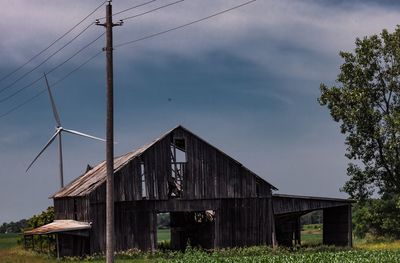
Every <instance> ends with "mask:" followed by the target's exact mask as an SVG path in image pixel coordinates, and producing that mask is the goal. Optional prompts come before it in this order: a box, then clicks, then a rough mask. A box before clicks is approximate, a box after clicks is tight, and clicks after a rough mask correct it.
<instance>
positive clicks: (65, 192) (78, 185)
mask: <svg viewBox="0 0 400 263" xmlns="http://www.w3.org/2000/svg"><path fill="white" fill-rule="evenodd" d="M178 128H180V129H183V130H184V131H186V132H188V133H191V134H193V133H192V132H190V131H189V130H187V129H186V128H184V127H182V126H181V125H178V126H177V127H175V128H173V129H171V130H170V131H168V132H166V133H165V134H163V135H162V136H161V137H159V138H157V139H155V140H154V141H153V142H151V143H149V144H147V145H144V146H143V147H141V148H139V149H137V150H136V151H133V152H129V153H126V154H124V155H122V156H119V157H116V158H114V173H115V172H117V171H119V170H120V169H121V168H123V167H124V166H125V165H126V164H127V163H128V162H130V161H131V160H133V159H134V158H136V157H138V156H140V155H141V154H142V153H143V152H145V151H146V150H147V149H149V148H150V147H151V146H153V145H154V144H156V143H157V142H159V141H161V140H162V139H164V138H165V137H166V136H168V135H169V134H170V133H171V132H172V131H174V130H176V129H178ZM193 135H194V136H196V137H197V138H199V139H200V140H202V141H204V142H205V143H207V144H209V143H208V142H207V141H205V140H203V139H201V138H200V137H198V136H197V135H195V134H193ZM209 145H210V146H212V145H211V144H209ZM212 147H213V148H215V149H216V150H218V151H219V152H221V153H222V154H224V155H226V156H228V155H227V154H226V153H224V152H223V151H221V150H219V149H218V148H216V147H214V146H212ZM234 161H235V162H237V163H238V164H240V165H241V166H243V165H242V164H241V163H239V162H238V161H236V160H234ZM243 167H244V166H243ZM244 168H245V169H247V170H248V171H250V170H249V169H248V168H246V167H244ZM250 172H251V173H252V174H253V175H254V176H256V177H258V178H260V179H261V180H263V181H265V180H264V179H262V178H261V177H259V176H258V175H256V174H255V173H253V172H252V171H250ZM106 179H107V173H106V162H105V161H103V162H101V163H100V164H98V165H97V166H95V167H94V168H93V169H91V170H89V171H87V172H86V173H85V174H83V175H81V176H80V177H78V178H76V179H75V180H74V181H72V182H71V183H69V184H68V185H66V186H65V187H64V188H62V189H61V190H60V191H58V192H57V193H55V194H54V195H52V196H50V198H62V197H78V196H86V195H88V194H89V193H90V192H92V191H93V190H94V189H96V188H97V187H98V186H100V185H101V184H103V183H104V182H105V181H106ZM265 182H266V183H267V184H269V185H270V186H271V187H272V188H273V189H274V190H277V188H276V187H275V186H273V185H272V184H270V183H268V182H267V181H265Z"/></svg>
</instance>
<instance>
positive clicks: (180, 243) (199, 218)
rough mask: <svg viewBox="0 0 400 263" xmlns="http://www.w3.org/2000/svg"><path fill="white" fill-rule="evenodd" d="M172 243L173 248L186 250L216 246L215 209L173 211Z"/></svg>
mask: <svg viewBox="0 0 400 263" xmlns="http://www.w3.org/2000/svg"><path fill="white" fill-rule="evenodd" d="M170 219H171V221H170V226H171V243H170V247H171V249H173V250H181V251H184V250H185V249H186V247H187V246H188V245H189V244H190V246H192V247H201V248H204V249H211V248H214V241H215V212H214V211H213V210H206V211H196V212H171V213H170Z"/></svg>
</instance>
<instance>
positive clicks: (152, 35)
mask: <svg viewBox="0 0 400 263" xmlns="http://www.w3.org/2000/svg"><path fill="white" fill-rule="evenodd" d="M255 1H257V0H251V1H247V2H245V3H242V4H240V5H237V6H234V7H231V8H228V9H225V10H223V11H220V12H218V13H214V14H212V15H209V16H206V17H203V18H200V19H197V20H194V21H192V22H189V23H186V24H183V25H180V26H177V27H174V28H170V29H167V30H164V31H160V32H157V33H154V34H151V35H147V36H144V37H141V38H138V39H135V40H131V41H128V42H123V43H120V44H117V45H115V47H123V46H126V45H130V44H134V43H136V42H140V41H143V40H146V39H149V38H153V37H156V36H160V35H163V34H166V33H169V32H171V31H175V30H178V29H181V28H184V27H187V26H190V25H193V24H196V23H199V22H202V21H204V20H208V19H210V18H213V17H216V16H219V15H222V14H224V13H227V12H230V11H232V10H235V9H238V8H240V7H243V6H245V5H249V4H251V3H253V2H255Z"/></svg>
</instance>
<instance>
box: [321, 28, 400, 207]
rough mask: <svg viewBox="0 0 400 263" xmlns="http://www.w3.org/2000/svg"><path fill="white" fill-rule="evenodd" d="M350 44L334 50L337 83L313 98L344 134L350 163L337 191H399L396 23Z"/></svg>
mask: <svg viewBox="0 0 400 263" xmlns="http://www.w3.org/2000/svg"><path fill="white" fill-rule="evenodd" d="M355 44H356V48H355V50H354V52H341V53H340V56H341V57H342V58H343V59H344V63H343V64H342V66H341V67H340V70H341V71H340V74H339V75H338V79H337V82H338V84H339V85H337V86H336V85H335V86H332V87H328V86H326V85H325V84H321V87H320V89H321V97H320V98H319V102H320V104H321V105H323V106H327V107H328V108H329V110H330V113H331V115H332V117H333V119H334V120H335V121H337V122H339V123H340V128H341V132H342V133H343V134H345V135H346V145H347V151H346V156H347V157H348V158H349V159H350V160H351V163H350V164H349V165H348V168H347V174H348V175H349V176H350V180H349V181H348V182H347V183H346V184H345V186H344V187H343V190H344V191H346V192H347V193H349V194H350V196H351V197H352V198H355V199H358V200H364V199H366V198H368V197H371V196H372V194H373V193H374V191H375V190H378V193H379V194H381V195H385V194H387V195H389V196H390V195H393V194H400V139H399V136H400V97H399V96H400V27H397V28H396V30H395V31H394V32H393V33H389V32H388V31H387V30H383V31H382V33H381V34H380V36H377V35H373V36H371V37H364V38H363V39H358V38H357V40H356V43H355Z"/></svg>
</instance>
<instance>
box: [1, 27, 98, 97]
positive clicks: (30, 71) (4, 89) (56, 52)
mask: <svg viewBox="0 0 400 263" xmlns="http://www.w3.org/2000/svg"><path fill="white" fill-rule="evenodd" d="M92 25H94V23H90V24H89V25H88V26H87V27H85V28H84V29H83V30H82V31H80V32H79V33H78V34H77V35H76V36H75V37H73V38H72V39H71V40H70V41H68V42H67V43H65V44H64V45H63V46H62V47H60V48H59V49H57V50H56V51H55V52H53V53H52V54H51V55H49V56H48V57H47V58H46V59H45V60H43V61H42V62H40V63H39V64H38V65H36V66H35V67H33V68H32V69H30V70H29V71H28V72H25V73H24V74H23V75H21V76H20V77H19V78H17V79H16V80H14V81H13V82H11V83H10V84H8V85H7V86H5V87H4V88H2V89H0V94H1V93H3V92H4V91H6V90H7V89H9V88H11V87H12V86H14V85H15V84H16V83H18V82H19V81H21V80H23V79H24V78H25V77H26V76H28V75H29V74H31V73H32V72H33V71H35V70H36V69H38V68H39V67H40V66H42V65H43V64H44V63H46V62H47V61H49V60H50V59H51V58H52V57H54V56H55V55H56V54H58V53H60V51H61V50H63V49H64V48H66V47H67V46H68V45H69V44H71V43H72V42H73V41H75V40H76V39H77V38H78V37H80V36H81V35H82V34H83V33H85V31H86V30H88V29H89V28H90V27H91V26H92Z"/></svg>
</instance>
